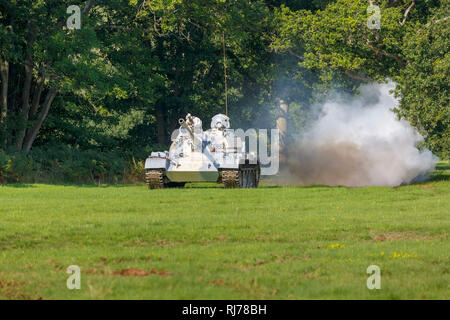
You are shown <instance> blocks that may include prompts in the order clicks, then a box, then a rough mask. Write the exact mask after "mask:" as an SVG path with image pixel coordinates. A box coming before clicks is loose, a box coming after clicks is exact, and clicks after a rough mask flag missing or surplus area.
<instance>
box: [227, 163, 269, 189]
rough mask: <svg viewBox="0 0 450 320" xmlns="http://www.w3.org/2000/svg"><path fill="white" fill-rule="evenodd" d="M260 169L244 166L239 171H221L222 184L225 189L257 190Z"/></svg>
mask: <svg viewBox="0 0 450 320" xmlns="http://www.w3.org/2000/svg"><path fill="white" fill-rule="evenodd" d="M259 177H260V169H259V166H255V165H244V166H243V167H241V168H239V170H223V171H222V183H223V185H224V187H225V188H257V187H258V184H259Z"/></svg>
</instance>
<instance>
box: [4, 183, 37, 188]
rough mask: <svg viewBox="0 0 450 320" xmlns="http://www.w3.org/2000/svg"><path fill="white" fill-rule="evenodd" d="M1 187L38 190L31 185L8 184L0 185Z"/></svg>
mask: <svg viewBox="0 0 450 320" xmlns="http://www.w3.org/2000/svg"><path fill="white" fill-rule="evenodd" d="M0 187H10V188H36V185H34V184H31V183H8V184H0Z"/></svg>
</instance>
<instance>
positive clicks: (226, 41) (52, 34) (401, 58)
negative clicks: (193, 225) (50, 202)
mask: <svg viewBox="0 0 450 320" xmlns="http://www.w3.org/2000/svg"><path fill="white" fill-rule="evenodd" d="M74 4H75V5H79V6H80V8H81V9H82V11H83V14H82V28H81V29H80V30H68V29H67V27H66V25H65V24H66V20H67V18H68V17H69V15H68V14H67V12H66V9H67V7H68V6H69V5H74ZM376 5H378V6H379V7H380V9H381V16H382V20H381V29H380V30H377V29H369V28H368V27H367V20H368V18H369V14H368V13H367V8H368V1H366V0H356V1H355V0H326V1H319V0H314V1H306V0H284V1H272V0H265V1H264V0H256V1H247V0H229V1H224V0H192V1H181V0H155V1H144V0H111V1H94V0H89V1H81V0H79V1H59V0H58V1H57V0H52V1H31V0H26V1H21V2H18V1H6V0H2V1H0V75H1V77H0V88H1V90H0V149H1V150H3V151H4V152H5V153H7V154H9V155H10V157H11V158H10V159H19V158H20V159H22V158H21V157H22V155H21V156H20V157H19V156H17V154H16V152H19V151H24V152H25V153H27V152H30V150H33V149H40V150H53V149H57V148H61V150H78V151H79V152H81V153H82V152H96V153H99V154H109V152H114V153H117V154H118V155H120V157H121V159H122V161H123V162H124V163H126V162H127V161H129V159H131V157H130V155H134V156H135V158H136V159H139V160H142V158H143V157H145V156H146V155H147V152H148V151H149V150H151V149H152V148H154V147H155V146H156V145H160V146H161V147H162V148H166V147H167V145H168V143H169V142H170V141H169V140H170V139H169V137H170V134H171V132H172V131H173V130H174V129H175V128H176V126H177V120H178V118H180V117H183V116H184V115H185V114H186V113H188V112H190V113H192V114H195V115H199V116H200V117H201V118H202V119H203V120H204V121H205V123H204V125H205V126H206V125H207V123H208V119H209V118H210V117H211V116H212V115H214V114H216V113H218V112H222V113H224V112H225V110H226V109H225V83H224V80H225V68H226V82H227V87H228V90H227V102H228V112H229V115H230V116H231V121H232V124H233V127H241V128H248V127H255V126H257V127H265V128H270V127H273V126H274V123H275V121H274V119H275V118H276V117H277V116H278V113H277V108H276V107H277V105H278V103H279V100H280V99H283V100H285V101H286V102H287V103H288V104H289V106H290V119H289V121H290V127H291V128H294V129H295V131H296V132H298V131H299V130H301V129H302V128H305V126H307V125H308V123H310V119H311V117H312V115H314V114H317V112H316V111H317V110H315V108H316V106H317V105H318V104H320V102H321V101H323V100H324V99H326V98H327V97H328V96H329V94H330V93H331V92H332V91H334V90H344V91H346V92H350V93H354V94H357V90H356V88H358V87H359V85H360V84H361V83H363V82H367V81H385V80H386V79H392V80H394V81H396V82H397V83H398V86H397V94H398V96H399V97H400V98H401V99H402V100H401V102H400V107H399V109H398V110H397V112H398V114H399V116H400V117H403V118H406V119H407V120H409V121H410V122H411V123H412V124H413V125H414V126H416V127H418V128H419V130H420V131H421V133H422V134H423V135H425V136H426V143H427V146H428V147H430V148H431V150H432V151H433V152H435V153H436V154H438V155H440V156H441V157H448V150H449V145H448V141H449V136H448V134H449V129H448V123H449V112H448V108H449V101H448V99H449V98H448V96H449V94H448V66H449V62H448V60H449V54H448V41H449V40H448V39H449V37H448V30H449V27H448V23H449V20H448V12H449V8H448V2H445V1H439V0H424V1H412V0H380V1H377V2H376ZM56 146H58V147H56ZM105 150H108V152H106V153H105V152H104V151H105ZM78 151H76V152H78ZM68 152H69V153H71V152H72V151H68ZM31 153H33V151H31ZM36 154H40V151H37V152H36ZM92 156H94V155H93V154H92ZM111 156H112V157H113V158H116V156H114V155H113V154H111ZM23 157H27V156H25V155H24V156H23ZM30 157H31V158H33V159H34V157H35V156H34V155H31V156H30ZM141 157H142V158H141ZM41 158H42V157H40V156H39V159H38V162H39V161H40V159H41ZM14 161H19V160H14ZM111 161H113V159H111ZM24 174H25V173H24ZM84 176H85V175H84ZM68 178H69V179H74V178H73V177H72V176H70V175H69V176H68ZM20 179H22V178H20ZM23 179H25V178H23ZM118 180H121V178H120V177H118ZM71 181H72V180H71Z"/></svg>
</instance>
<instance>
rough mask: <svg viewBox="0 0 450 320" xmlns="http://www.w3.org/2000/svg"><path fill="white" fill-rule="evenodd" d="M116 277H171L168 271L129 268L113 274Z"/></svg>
mask: <svg viewBox="0 0 450 320" xmlns="http://www.w3.org/2000/svg"><path fill="white" fill-rule="evenodd" d="M113 274H114V275H118V276H124V277H146V276H149V275H158V276H161V277H167V276H168V275H170V273H169V271H167V270H156V269H149V270H148V271H147V270H142V269H136V268H127V269H122V270H117V271H114V272H113Z"/></svg>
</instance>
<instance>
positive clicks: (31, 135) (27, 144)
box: [23, 88, 56, 152]
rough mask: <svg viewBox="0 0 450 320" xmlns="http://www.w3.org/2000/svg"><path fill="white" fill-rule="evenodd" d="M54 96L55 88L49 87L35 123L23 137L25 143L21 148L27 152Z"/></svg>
mask: <svg viewBox="0 0 450 320" xmlns="http://www.w3.org/2000/svg"><path fill="white" fill-rule="evenodd" d="M55 96H56V89H53V88H51V89H50V90H49V91H48V93H47V96H46V97H45V101H44V104H43V106H42V109H41V112H40V113H39V118H38V119H37V121H36V123H35V124H34V126H33V128H31V129H30V131H29V132H28V135H27V138H26V139H25V143H24V146H23V149H24V150H25V151H26V152H28V151H30V149H31V147H32V145H33V142H34V140H35V139H36V136H37V134H38V132H39V130H40V129H41V126H42V123H43V122H44V120H45V118H46V117H47V114H48V110H49V109H50V106H51V105H52V102H53V99H55Z"/></svg>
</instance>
